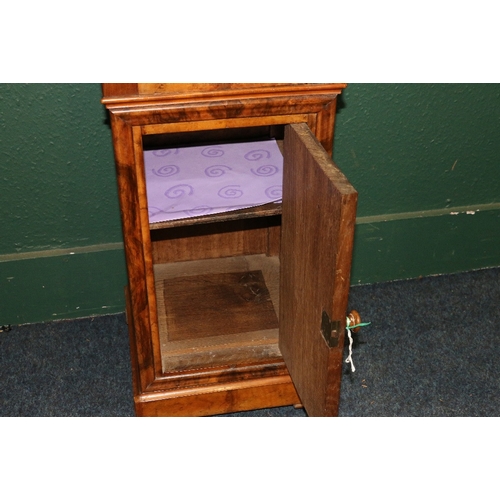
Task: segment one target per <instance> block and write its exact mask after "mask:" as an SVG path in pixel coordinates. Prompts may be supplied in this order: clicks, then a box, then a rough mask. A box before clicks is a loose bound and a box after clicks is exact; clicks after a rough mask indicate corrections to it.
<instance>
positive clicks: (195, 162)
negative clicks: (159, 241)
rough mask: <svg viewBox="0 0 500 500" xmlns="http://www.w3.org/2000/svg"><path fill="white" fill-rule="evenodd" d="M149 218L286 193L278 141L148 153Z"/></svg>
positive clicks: (210, 210) (255, 202) (226, 207)
mask: <svg viewBox="0 0 500 500" xmlns="http://www.w3.org/2000/svg"><path fill="white" fill-rule="evenodd" d="M144 165H145V173H146V187H147V198H148V211H149V221H150V222H151V223H153V222H163V221H169V220H177V219H184V218H188V217H193V216H195V215H208V214H214V213H221V212H227V211H231V210H239V209H241V208H248V207H253V206H259V205H263V204H265V203H269V202H278V201H280V200H281V196H282V194H281V193H282V186H283V156H282V154H281V151H280V150H279V148H278V145H277V143H276V141H275V140H273V139H271V140H267V141H258V142H245V143H230V144H217V145H213V146H208V147H207V146H194V147H184V148H173V149H170V150H169V149H162V150H154V151H145V152H144Z"/></svg>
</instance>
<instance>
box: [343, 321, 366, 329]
mask: <svg viewBox="0 0 500 500" xmlns="http://www.w3.org/2000/svg"><path fill="white" fill-rule="evenodd" d="M371 324H372V323H371V321H370V322H369V323H358V324H357V325H352V326H351V325H349V326H346V328H347V330H353V329H354V328H359V327H361V326H369V325H371Z"/></svg>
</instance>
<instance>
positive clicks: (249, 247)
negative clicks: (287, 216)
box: [151, 216, 281, 264]
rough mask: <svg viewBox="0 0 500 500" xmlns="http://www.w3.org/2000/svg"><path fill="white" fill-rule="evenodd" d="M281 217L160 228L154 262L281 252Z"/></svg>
mask: <svg viewBox="0 0 500 500" xmlns="http://www.w3.org/2000/svg"><path fill="white" fill-rule="evenodd" d="M280 220H281V218H280V217H279V216H278V217H265V218H261V219H245V220H235V221H227V222H220V223H213V224H200V225H196V226H180V227H172V228H166V229H158V230H155V231H152V232H151V244H152V253H153V262H154V263H155V264H160V263H164V262H183V261H189V260H198V259H214V258H218V257H231V256H236V255H250V254H266V255H278V254H279V233H280V225H279V224H280Z"/></svg>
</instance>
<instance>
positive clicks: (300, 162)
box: [279, 123, 357, 416]
mask: <svg viewBox="0 0 500 500" xmlns="http://www.w3.org/2000/svg"><path fill="white" fill-rule="evenodd" d="M356 204H357V193H356V191H355V189H354V188H353V187H352V186H351V184H350V183H349V181H348V180H347V179H346V177H345V176H344V175H343V174H342V172H340V170H339V169H338V168H337V167H336V166H335V164H334V163H333V161H332V160H331V158H330V157H329V156H328V154H327V153H326V151H325V150H324V149H323V147H322V146H321V144H320V143H319V142H318V140H317V139H316V138H315V137H314V135H313V134H312V133H311V131H310V129H309V127H308V126H307V125H306V124H305V123H301V124H292V125H287V127H286V130H285V140H284V179H283V214H282V240H281V245H282V248H281V282H280V289H281V290H280V304H281V305H280V344H279V345H280V350H281V352H282V354H283V357H284V359H285V362H286V365H287V368H288V371H289V372H290V375H291V377H292V380H293V382H294V384H295V387H296V390H297V392H298V394H299V396H300V398H301V400H302V403H303V405H304V407H305V409H306V411H307V413H308V415H309V416H335V415H337V413H338V402H339V395H340V378H341V369H342V357H343V352H342V351H343V345H344V331H345V322H346V309H347V299H348V293H349V278H350V269H351V258H352V246H353V236H354V225H355V218H356ZM330 330H331V331H330Z"/></svg>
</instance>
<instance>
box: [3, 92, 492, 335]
mask: <svg viewBox="0 0 500 500" xmlns="http://www.w3.org/2000/svg"><path fill="white" fill-rule="evenodd" d="M100 97H101V89H100V85H99V84H71V85H70V84H58V85H52V84H27V85H21V84H4V85H0V182H1V188H2V189H1V191H0V221H1V229H2V238H0V325H1V324H6V323H12V324H18V323H27V322H34V321H45V320H50V319H54V318H72V317H78V316H88V315H94V314H102V313H109V312H117V311H122V310H123V307H124V301H123V286H124V285H125V282H126V275H125V265H124V258H123V249H122V235H121V226H120V217H119V208H118V201H117V193H116V184H115V173H114V163H113V151H112V145H111V132H110V129H109V126H108V124H107V123H106V113H105V111H104V108H103V106H102V105H101V104H100ZM335 134H336V143H335V153H334V159H335V161H336V163H337V164H338V165H339V166H340V167H341V168H342V170H343V171H344V172H345V173H346V174H347V176H348V177H349V179H350V180H351V182H352V183H353V184H354V185H355V186H356V188H357V189H358V191H359V206H358V221H357V222H358V223H357V228H356V239H355V251H354V262H353V278H352V282H353V283H354V284H356V283H373V282H378V281H387V280H395V279H405V278H412V277H417V276H421V275H422V276H423V275H431V274H441V273H451V272H457V271H465V270H472V269H478V268H483V267H491V266H499V265H500V140H499V139H500V85H498V84H486V85H477V84H474V85H473V84H470V85H469V84H453V85H431V84H427V85H420V84H419V85H413V84H405V85H396V84H350V85H349V87H348V88H347V89H346V91H345V92H344V94H343V96H342V99H341V103H340V106H339V110H338V116H337V125H336V132H335Z"/></svg>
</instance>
